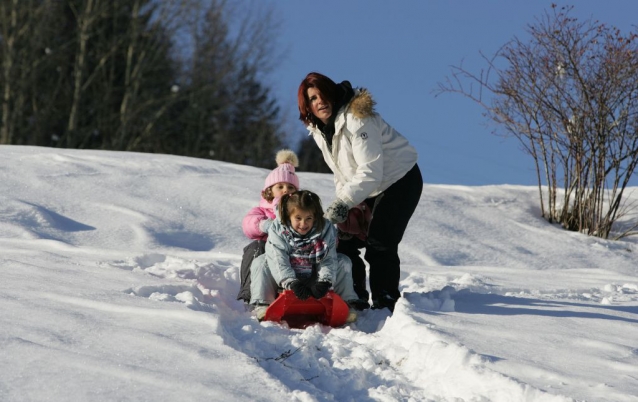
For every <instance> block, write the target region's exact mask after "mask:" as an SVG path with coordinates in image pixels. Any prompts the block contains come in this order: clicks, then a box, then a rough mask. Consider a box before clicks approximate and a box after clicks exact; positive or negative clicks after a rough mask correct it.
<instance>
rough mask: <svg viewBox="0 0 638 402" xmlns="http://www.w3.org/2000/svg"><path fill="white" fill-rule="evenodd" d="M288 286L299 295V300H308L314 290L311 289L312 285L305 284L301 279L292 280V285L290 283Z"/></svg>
mask: <svg viewBox="0 0 638 402" xmlns="http://www.w3.org/2000/svg"><path fill="white" fill-rule="evenodd" d="M288 288H289V289H290V290H292V291H293V292H294V293H295V296H297V298H298V299H299V300H306V299H307V298H309V297H310V296H312V291H311V290H310V287H308V286H307V285H306V284H304V283H303V282H301V281H299V280H294V281H292V282H290V285H288Z"/></svg>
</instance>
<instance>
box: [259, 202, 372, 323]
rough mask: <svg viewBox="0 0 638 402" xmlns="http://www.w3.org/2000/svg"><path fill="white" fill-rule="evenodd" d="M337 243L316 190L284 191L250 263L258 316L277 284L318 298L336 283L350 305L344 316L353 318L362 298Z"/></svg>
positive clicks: (346, 258)
mask: <svg viewBox="0 0 638 402" xmlns="http://www.w3.org/2000/svg"><path fill="white" fill-rule="evenodd" d="M336 243H337V239H336V229H335V227H334V226H333V225H332V224H330V222H329V221H327V220H326V219H325V218H324V217H323V209H322V207H321V201H320V199H319V196H318V195H317V194H315V193H313V192H311V191H308V190H303V191H297V192H295V193H293V194H285V195H284V196H282V197H281V200H280V201H279V205H278V207H277V219H275V220H274V221H273V223H272V225H271V226H270V230H269V232H268V240H267V241H266V247H265V248H266V252H265V254H263V255H261V256H259V257H257V258H256V259H255V260H254V261H253V264H252V266H251V278H252V284H251V295H252V296H251V300H250V303H251V305H253V306H254V310H253V312H254V314H255V316H256V317H257V319H259V320H261V319H263V317H264V315H265V314H266V309H267V307H268V305H270V304H271V303H272V302H273V301H274V300H275V298H276V297H277V294H278V290H279V289H280V288H282V289H290V290H292V291H293V292H294V293H295V296H297V297H298V298H299V299H301V300H305V299H308V298H309V297H314V298H316V299H320V298H322V297H324V296H325V295H326V294H327V293H328V291H329V290H330V288H334V291H335V293H337V294H338V295H339V296H341V298H342V299H343V300H345V301H346V303H347V304H348V306H349V307H350V315H349V317H348V320H347V322H352V321H354V320H356V318H357V314H356V311H355V310H357V309H359V306H360V305H362V304H363V301H361V300H359V299H358V296H357V294H356V293H355V291H354V288H353V285H352V263H351V261H350V259H349V258H348V257H347V256H345V255H343V254H338V253H337V251H336V249H337V247H336ZM365 304H366V305H367V302H365Z"/></svg>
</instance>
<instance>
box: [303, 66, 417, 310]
mask: <svg viewBox="0 0 638 402" xmlns="http://www.w3.org/2000/svg"><path fill="white" fill-rule="evenodd" d="M297 97H298V103H299V119H300V120H301V121H302V122H303V123H304V125H305V126H306V128H307V129H308V130H309V131H310V134H311V135H312V137H313V138H314V140H315V142H316V143H317V145H318V146H319V149H321V152H322V154H323V158H324V160H325V161H326V163H327V164H328V166H329V167H330V169H331V170H332V172H333V174H334V181H335V186H336V199H335V200H334V201H333V203H332V204H331V205H330V206H329V207H328V208H327V209H326V215H325V216H326V218H327V219H329V220H330V221H331V222H332V223H336V224H337V225H338V226H339V227H340V229H342V230H341V231H340V241H339V246H338V249H337V251H338V252H340V253H343V254H345V255H347V256H348V257H350V259H351V260H352V276H353V280H354V288H355V291H356V292H357V295H358V296H359V297H360V298H361V301H362V302H364V303H362V304H361V305H362V306H369V304H368V298H369V295H368V291H367V289H366V271H365V264H364V262H363V260H362V259H361V256H360V251H359V250H360V249H362V248H364V249H365V250H366V251H365V260H366V261H367V262H368V264H369V265H370V291H371V293H372V308H373V309H381V308H388V309H390V311H394V305H395V303H396V301H397V299H398V298H399V297H401V293H400V292H399V279H400V260H399V254H398V248H399V243H400V242H401V239H402V238H403V233H404V232H405V229H406V227H407V225H408V222H409V221H410V218H411V217H412V214H413V213H414V210H415V209H416V207H417V205H418V203H419V200H420V198H421V191H422V189H423V179H422V177H421V171H420V170H419V167H418V165H417V153H416V150H415V149H414V147H413V146H412V145H410V143H409V142H408V141H407V139H406V138H405V137H403V136H402V135H401V134H399V133H398V132H397V131H396V130H395V129H394V128H392V126H390V125H389V124H388V123H386V122H385V121H384V120H383V119H382V118H381V116H379V114H377V113H376V112H375V110H374V105H375V102H374V100H373V99H372V96H371V95H370V93H369V92H368V91H367V90H366V89H363V88H355V89H353V88H352V86H351V85H350V83H349V82H348V81H343V82H341V83H340V84H336V83H335V82H334V81H333V80H331V79H330V78H328V77H326V76H325V75H323V74H319V73H316V72H312V73H310V74H308V75H307V76H306V77H305V78H304V80H303V81H302V82H301V85H299V91H298V93H297ZM362 208H363V209H368V210H369V211H371V212H372V219H371V220H370V222H366V225H365V227H366V229H367V233H363V236H361V235H359V236H353V235H352V234H354V233H355V232H354V231H352V230H343V229H344V228H345V227H346V226H348V225H347V223H348V221H349V220H348V215H349V211H351V212H350V216H351V217H352V216H354V215H356V214H353V212H357V213H358V215H359V216H361V215H362V214H361V213H360V210H361V209H362ZM357 209H358V210H359V211H357Z"/></svg>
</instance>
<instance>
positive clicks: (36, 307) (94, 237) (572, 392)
mask: <svg viewBox="0 0 638 402" xmlns="http://www.w3.org/2000/svg"><path fill="white" fill-rule="evenodd" d="M267 173H268V170H264V169H257V168H252V167H247V166H239V165H232V164H227V163H221V162H215V161H205V160H198V159H192V158H182V157H175V156H166V155H146V154H132V153H115V152H99V151H73V150H55V149H47V148H35V147H12V146H0V249H1V250H2V254H1V255H0V269H1V273H2V280H0V350H1V352H0V400H1V401H44V400H47V401H115V400H117V401H125V400H129V401H146V400H149V401H151V400H152V401H174V400H184V401H186V400H188V401H206V402H210V401H248V400H250V401H283V400H286V401H357V402H358V401H567V400H577V401H638V397H637V396H636V395H638V325H637V324H638V238H629V239H627V240H625V241H618V242H613V241H605V240H601V239H596V238H588V237H586V236H583V235H579V234H576V233H568V232H565V231H563V230H561V229H560V228H558V227H556V226H552V225H549V224H548V223H546V222H545V221H543V220H542V219H541V218H539V208H538V201H537V189H536V188H534V187H521V186H488V187H462V186H434V185H427V184H426V186H425V188H424V193H423V196H422V198H421V204H420V206H419V209H418V211H417V213H416V215H415V217H414V218H413V220H412V222H411V224H410V226H409V228H408V231H407V234H406V238H405V239H404V242H403V243H402V244H401V248H400V252H401V257H402V281H401V286H402V291H403V294H404V298H402V299H400V302H399V303H398V304H397V308H396V311H395V313H394V315H393V316H390V315H389V313H388V312H387V310H383V311H367V312H365V313H363V314H362V315H361V317H360V319H359V321H358V322H357V323H355V324H352V325H351V326H349V327H346V328H339V329H330V328H325V327H321V326H314V327H310V328H307V329H305V330H291V329H288V328H286V327H285V326H281V325H276V324H273V323H261V324H260V323H259V322H257V321H256V320H255V319H254V318H252V317H251V316H250V314H249V313H246V312H245V311H244V307H243V305H242V304H241V303H239V302H237V301H236V300H235V296H236V294H237V291H238V286H239V285H238V269H239V263H240V259H241V250H242V248H243V246H244V245H245V244H247V239H245V238H244V236H243V234H242V232H241V228H240V222H241V219H242V217H243V216H244V214H245V213H246V212H247V211H248V209H249V208H251V207H252V206H255V205H257V202H258V198H259V189H260V188H261V185H262V183H263V180H264V178H265V176H266V174H267ZM423 173H424V177H425V180H426V182H427V172H423ZM300 178H301V183H302V186H303V187H305V188H308V189H311V190H314V191H316V192H318V193H319V194H320V195H321V196H322V198H323V200H324V204H325V205H326V204H328V203H329V202H330V201H331V200H332V197H333V195H332V194H333V192H332V188H333V185H332V178H331V176H330V175H322V174H312V173H303V172H302V173H300ZM632 197H633V200H634V201H638V191H637V192H636V194H634V195H633V196H632Z"/></svg>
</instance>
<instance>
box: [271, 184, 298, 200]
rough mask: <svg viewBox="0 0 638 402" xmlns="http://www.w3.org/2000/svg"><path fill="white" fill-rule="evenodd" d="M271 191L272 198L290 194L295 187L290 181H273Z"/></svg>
mask: <svg viewBox="0 0 638 402" xmlns="http://www.w3.org/2000/svg"><path fill="white" fill-rule="evenodd" d="M271 191H272V196H273V197H274V198H281V197H283V196H284V194H292V193H294V192H295V191H297V189H296V188H295V186H293V185H292V184H290V183H275V184H273V185H272V187H271Z"/></svg>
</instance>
